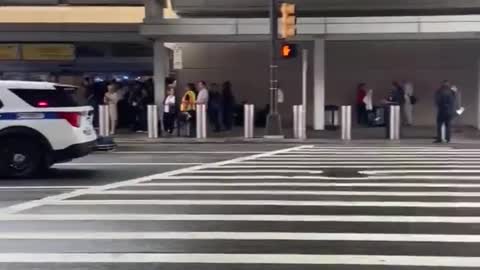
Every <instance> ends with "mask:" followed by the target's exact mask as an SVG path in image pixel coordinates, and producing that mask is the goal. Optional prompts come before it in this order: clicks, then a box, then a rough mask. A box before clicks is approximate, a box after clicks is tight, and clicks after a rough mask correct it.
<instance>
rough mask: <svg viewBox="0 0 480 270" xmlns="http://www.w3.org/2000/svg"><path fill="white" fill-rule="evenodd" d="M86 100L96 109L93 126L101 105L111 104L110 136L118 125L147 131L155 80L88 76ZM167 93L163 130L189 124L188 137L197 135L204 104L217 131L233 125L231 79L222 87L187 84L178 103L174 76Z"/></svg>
mask: <svg viewBox="0 0 480 270" xmlns="http://www.w3.org/2000/svg"><path fill="white" fill-rule="evenodd" d="M82 86H83V87H84V89H85V95H86V99H87V102H88V104H89V105H90V106H92V107H93V108H94V109H95V114H94V115H95V117H94V125H95V126H98V123H99V120H98V115H99V112H98V110H99V105H103V104H105V105H109V106H108V114H109V120H110V123H109V130H110V133H111V135H114V134H115V133H116V130H117V127H118V126H122V127H129V128H130V129H131V130H132V131H134V132H146V130H147V106H148V105H149V104H154V103H155V102H154V85H153V80H151V79H149V80H146V81H123V82H121V81H115V80H113V81H107V82H105V81H101V82H94V81H93V80H92V79H91V78H88V77H87V78H85V79H84V81H83V85H82ZM165 86H166V93H165V99H164V101H163V118H162V123H163V130H164V131H165V133H166V134H173V132H174V130H175V129H176V128H181V127H188V130H189V132H188V134H186V135H187V136H195V127H196V107H197V105H200V104H203V105H205V106H206V108H207V115H208V119H209V121H210V124H211V125H212V126H213V131H214V132H220V131H222V130H226V131H229V130H231V129H232V128H233V117H234V110H235V105H236V102H235V97H234V95H233V92H232V85H231V83H230V82H229V81H226V82H224V83H223V84H222V85H221V87H220V86H219V85H218V84H216V83H211V84H210V85H207V83H206V82H204V81H200V82H198V83H197V84H194V83H188V84H187V85H186V87H185V89H184V90H185V93H184V95H183V96H182V98H181V99H180V102H177V96H176V88H177V82H176V80H175V79H172V78H167V79H166V80H165Z"/></svg>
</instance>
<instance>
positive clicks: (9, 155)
mask: <svg viewBox="0 0 480 270" xmlns="http://www.w3.org/2000/svg"><path fill="white" fill-rule="evenodd" d="M40 151H41V149H40V148H39V147H38V144H36V143H35V142H34V141H32V140H27V139H9V140H7V141H6V144H5V145H4V146H3V154H4V158H2V160H1V163H2V164H0V166H1V167H2V171H4V175H5V176H7V177H14V178H21V177H30V176H33V175H34V174H35V173H37V172H39V170H40V169H41V168H42V163H43V162H42V155H41V154H40Z"/></svg>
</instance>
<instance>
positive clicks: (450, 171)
mask: <svg viewBox="0 0 480 270" xmlns="http://www.w3.org/2000/svg"><path fill="white" fill-rule="evenodd" d="M442 167H443V168H444V167H446V166H442ZM477 168H478V166H477ZM358 173H360V174H367V175H375V174H396V173H398V174H406V173H438V174H445V173H451V174H457V173H480V170H443V169H434V170H379V171H371V170H369V171H359V172H358ZM452 177H455V178H456V176H452Z"/></svg>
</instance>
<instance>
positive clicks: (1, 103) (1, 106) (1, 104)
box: [0, 99, 3, 109]
mask: <svg viewBox="0 0 480 270" xmlns="http://www.w3.org/2000/svg"><path fill="white" fill-rule="evenodd" d="M1 108H3V102H2V100H1V99H0V109H1Z"/></svg>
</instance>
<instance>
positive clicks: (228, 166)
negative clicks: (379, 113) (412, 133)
mask: <svg viewBox="0 0 480 270" xmlns="http://www.w3.org/2000/svg"><path fill="white" fill-rule="evenodd" d="M436 165H438V166H441V167H442V168H450V169H476V168H478V167H479V166H480V164H477V165H460V164H459V165H448V164H432V165H412V164H391V165H349V164H343V165H341V164H339V165H282V164H279V165H227V166H222V168H227V169H250V170H251V169H255V168H257V169H258V171H260V169H273V168H279V167H282V168H289V169H305V168H314V167H318V168H322V169H336V168H355V169H382V168H418V169H423V168H427V169H428V168H435V167H436ZM279 171H280V172H286V171H285V170H283V169H279V170H272V171H271V172H279ZM306 171H307V172H311V170H306ZM262 172H269V171H266V170H263V171H262ZM296 172H298V171H296ZM210 173H218V171H213V172H212V171H210ZM235 173H241V171H235Z"/></svg>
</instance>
